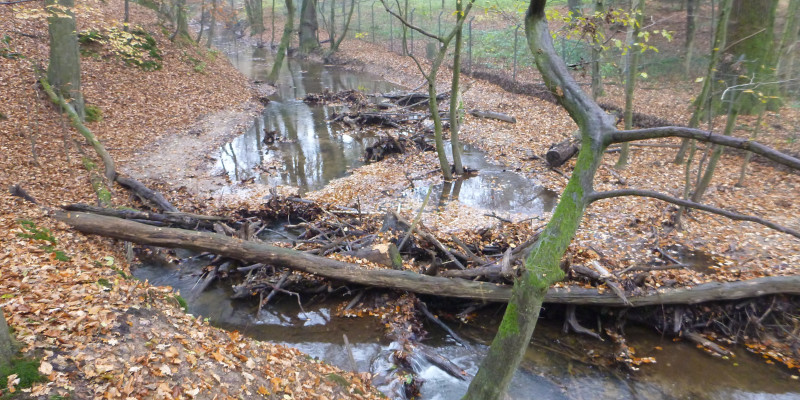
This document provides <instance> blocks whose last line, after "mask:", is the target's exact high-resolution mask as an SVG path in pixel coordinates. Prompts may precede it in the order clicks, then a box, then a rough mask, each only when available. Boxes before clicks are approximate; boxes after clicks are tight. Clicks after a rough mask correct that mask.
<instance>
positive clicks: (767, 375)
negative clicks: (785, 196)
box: [134, 41, 800, 399]
mask: <svg viewBox="0 0 800 400" xmlns="http://www.w3.org/2000/svg"><path fill="white" fill-rule="evenodd" d="M218 45H219V47H220V48H222V49H223V51H225V52H226V54H227V55H228V56H229V58H230V59H231V61H232V62H233V63H234V65H236V66H237V67H238V68H239V69H240V70H241V71H242V72H243V73H244V74H245V75H247V76H250V77H252V78H254V79H265V77H266V74H267V73H268V72H269V70H268V68H269V67H270V66H271V60H270V56H269V55H268V54H267V52H266V51H265V50H264V49H257V48H253V47H250V46H247V45H243V44H241V43H238V44H237V43H236V42H235V41H226V42H223V43H219V44H218ZM287 66H288V68H284V70H283V71H284V72H283V73H282V75H281V79H280V82H279V84H278V92H277V93H276V95H274V96H273V97H272V100H273V101H272V103H271V104H270V105H269V106H268V107H267V109H266V110H265V111H264V113H263V114H262V115H261V116H259V117H258V118H257V119H256V120H255V121H254V124H253V126H252V127H251V128H250V129H249V130H248V131H247V132H246V133H245V134H243V135H241V136H240V137H238V138H236V139H235V140H233V141H232V142H231V143H229V144H226V145H225V146H224V147H223V148H222V149H220V154H219V163H218V168H219V169H220V170H221V171H224V172H225V173H226V174H228V176H229V177H230V178H231V179H232V180H234V181H241V180H247V179H253V180H255V181H256V182H260V183H263V184H286V185H293V186H297V187H298V188H299V189H300V190H301V191H302V192H305V191H309V190H315V189H318V188H321V187H323V186H324V185H325V184H326V183H327V182H329V181H330V180H332V179H335V178H337V177H341V176H344V175H345V174H347V172H348V171H349V170H350V169H352V168H355V167H358V166H359V165H361V163H362V162H361V154H362V151H363V149H364V147H365V146H367V145H368V144H369V143H371V140H374V137H372V136H371V135H370V134H365V135H363V136H352V135H351V134H341V133H339V132H336V127H333V126H330V125H328V124H326V123H325V119H326V117H327V116H328V115H330V113H331V112H333V110H332V109H331V108H330V107H327V106H318V107H317V106H314V107H312V106H308V105H306V104H304V103H302V102H301V101H299V100H297V99H298V98H302V97H304V96H305V95H306V94H307V93H315V92H321V91H322V90H324V89H330V90H332V91H337V90H342V89H361V90H365V91H368V92H382V91H387V90H391V89H393V86H392V85H390V84H388V83H386V82H383V81H381V80H380V79H378V78H376V77H370V76H366V75H364V74H354V73H350V72H345V71H342V70H337V69H335V68H329V67H326V66H322V65H320V64H315V63H310V62H302V61H297V60H291V59H290V60H287ZM269 131H278V132H279V135H280V137H281V138H282V141H280V142H278V143H277V144H273V145H266V144H264V135H265V132H269ZM465 150H466V151H465V155H464V163H465V165H468V166H470V167H472V168H476V169H479V170H480V171H481V173H480V174H479V175H478V176H476V177H471V178H469V179H464V180H461V181H456V182H453V183H452V184H446V185H444V184H443V185H440V186H439V187H435V188H434V189H433V192H434V194H433V196H434V197H436V198H438V199H440V201H443V200H441V199H444V200H448V199H452V200H455V199H457V200H458V201H460V202H462V203H465V204H468V205H470V206H473V207H476V208H479V209H484V210H487V211H495V210H496V211H514V212H520V213H524V214H533V215H539V214H541V213H542V212H546V211H549V210H550V209H551V208H552V207H553V206H554V204H555V201H556V198H557V195H556V194H555V193H553V192H552V191H549V190H547V189H545V188H542V187H539V186H536V185H535V182H532V181H531V180H530V179H527V178H524V177H522V176H520V175H517V174H516V173H513V172H509V171H504V170H503V168H502V167H500V166H497V165H493V164H491V163H489V162H487V161H486V158H485V156H484V155H483V153H481V152H480V151H478V150H476V149H474V148H470V147H468V146H467V147H465ZM271 157H277V161H279V163H280V164H281V167H280V168H279V169H278V170H276V171H265V170H264V169H263V168H260V166H262V165H264V162H265V160H267V161H269V160H270V158H271ZM426 191H427V189H426ZM414 195H416V196H420V195H421V196H424V195H425V193H421V194H420V193H419V192H416V193H414ZM276 239H277V238H276ZM670 250H674V249H670ZM185 256H188V255H185ZM679 256H680V257H679V258H681V259H682V260H683V259H685V258H686V257H691V256H692V254H688V253H687V254H679ZM203 262H204V261H202V260H198V259H195V260H194V261H192V262H185V263H183V264H181V267H180V269H178V268H177V267H176V268H174V269H165V268H164V267H163V266H162V267H159V266H148V265H144V266H142V267H140V268H138V269H136V270H135V272H134V274H135V275H136V277H137V278H139V279H142V280H144V279H147V280H149V281H150V282H151V283H152V284H156V285H167V286H172V287H173V288H175V289H176V290H179V291H180V292H181V293H183V295H184V297H185V298H186V299H187V301H188V304H189V310H188V312H190V313H192V314H194V315H199V316H202V317H207V318H209V319H210V321H211V322H212V323H213V324H215V325H216V326H219V327H221V328H224V329H231V330H237V331H239V332H242V333H243V334H246V335H249V336H252V337H254V338H256V339H260V340H266V341H270V342H275V343H283V344H286V345H290V346H293V347H297V348H298V349H300V350H302V351H304V352H306V353H307V354H309V355H310V356H312V357H317V358H320V359H323V360H325V361H326V362H329V363H331V364H334V365H337V366H339V367H342V368H345V369H350V368H351V365H350V361H349V357H348V356H347V353H346V350H345V347H344V345H343V337H342V335H344V334H346V335H347V337H348V339H349V342H350V343H351V348H352V350H353V355H354V358H355V361H356V367H357V369H358V370H359V371H371V372H373V373H376V374H380V373H381V372H385V370H386V369H387V368H389V367H390V362H389V356H390V353H391V350H392V346H393V344H392V343H389V342H387V340H386V339H385V337H384V335H383V328H382V326H381V324H380V323H379V321H377V320H375V319H373V318H371V317H366V318H356V319H353V318H340V317H336V316H335V315H334V313H333V311H332V310H333V308H334V307H336V306H337V305H338V304H340V303H341V302H342V301H347V300H348V299H338V300H329V301H324V302H321V303H317V304H314V305H310V306H309V305H304V309H303V311H304V312H303V311H301V308H300V306H299V305H298V302H297V299H295V298H292V297H287V296H278V298H277V299H276V301H274V302H273V303H271V304H270V305H269V306H268V307H266V308H264V309H263V310H261V311H260V312H259V311H258V309H257V305H256V302H254V301H253V300H231V299H230V295H231V294H232V292H231V290H230V288H229V287H230V284H229V282H222V283H220V284H219V285H217V284H213V285H212V286H210V287H209V288H208V289H206V290H205V291H204V292H203V293H199V294H194V293H193V291H192V289H193V288H194V286H195V285H196V282H197V280H198V276H197V271H198V267H199V266H202V263H203ZM205 262H207V260H206V261H205ZM487 310H489V311H485V312H482V313H481V314H480V315H479V317H478V319H479V320H480V322H479V323H477V322H472V323H470V324H469V325H464V326H454V328H455V330H456V331H457V333H458V334H459V335H461V336H462V337H463V338H465V339H466V340H467V341H469V342H470V343H471V344H472V346H473V347H472V348H471V349H467V348H464V347H462V346H460V345H459V344H457V343H456V342H455V341H454V340H453V339H452V338H450V337H449V336H447V335H446V334H445V333H444V332H442V331H441V330H440V329H439V328H438V327H435V326H427V327H426V328H427V330H428V331H429V332H431V336H430V337H429V338H428V339H426V340H425V341H424V343H425V344H427V345H429V346H432V347H433V348H434V349H435V351H436V352H438V353H439V354H440V355H442V356H444V357H445V358H447V359H449V360H451V361H452V362H454V363H455V364H457V365H458V366H460V367H461V368H463V369H465V370H466V371H467V372H468V373H469V374H470V375H472V374H474V373H475V372H476V371H477V368H478V365H479V363H480V360H481V358H482V355H483V354H484V352H485V351H486V349H487V345H488V343H489V342H490V341H491V338H492V336H493V335H494V332H496V327H497V324H498V323H499V320H498V319H499V317H500V312H499V311H498V309H497V308H495V307H489V308H487ZM539 325H540V326H539V327H537V330H536V335H535V336H536V339H535V340H534V342H533V344H532V345H531V346H530V347H529V349H528V351H527V353H526V354H525V358H524V360H523V362H522V365H521V367H520V369H519V370H518V372H517V374H516V376H515V377H514V379H513V382H512V386H511V391H510V393H509V394H510V396H511V398H514V399H527V398H541V399H797V398H800V385H798V383H797V381H796V380H793V379H792V378H791V377H790V376H789V374H788V373H786V372H785V371H784V370H782V369H780V368H778V367H775V366H769V365H766V364H764V363H763V361H762V360H761V359H759V358H758V357H755V356H751V355H749V354H748V353H747V352H745V351H744V350H743V349H737V351H736V353H737V357H736V358H735V359H731V360H722V359H718V358H714V357H711V356H708V355H706V354H704V353H702V352H700V351H698V350H697V349H695V348H694V346H691V345H688V344H684V343H675V342H673V341H672V340H671V339H670V338H662V337H660V336H658V335H656V334H654V333H653V332H650V331H646V330H641V329H638V330H637V329H636V328H635V327H634V328H629V330H628V332H627V335H626V337H627V339H628V342H629V345H631V346H633V347H635V348H636V349H637V355H638V356H655V357H656V358H657V360H658V362H657V363H656V364H655V365H649V366H645V367H643V371H642V372H640V373H637V374H635V375H632V376H629V375H626V374H624V373H621V372H619V371H616V370H611V369H604V368H599V367H596V366H590V365H588V364H586V363H584V362H582V361H581V360H582V359H585V358H586V357H587V354H589V353H590V352H592V351H594V349H598V348H599V349H601V351H598V353H601V354H602V353H603V352H605V353H609V352H610V347H608V346H609V344H607V343H599V342H597V341H595V340H594V339H588V338H582V337H576V335H569V336H566V337H564V336H562V335H561V334H560V325H559V324H557V323H554V322H547V321H545V320H542V322H540V324H539ZM604 346H605V347H604ZM602 349H605V351H602ZM413 364H414V365H415V367H416V369H417V371H416V372H417V373H418V374H419V376H420V377H421V378H423V379H424V380H425V383H424V384H423V387H422V388H423V389H422V394H423V398H425V399H458V398H460V397H461V396H462V395H463V393H464V392H465V391H466V388H467V382H465V381H461V380H458V379H455V378H453V377H451V376H449V375H447V374H446V373H444V372H443V371H441V370H440V369H438V368H437V367H435V366H433V365H431V364H429V363H427V362H425V361H424V360H421V359H419V360H414V361H413ZM376 383H378V384H380V382H376ZM379 387H380V388H382V389H385V390H387V391H388V390H389V389H390V385H385V384H384V385H383V386H380V385H379Z"/></svg>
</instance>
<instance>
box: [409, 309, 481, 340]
mask: <svg viewBox="0 0 800 400" xmlns="http://www.w3.org/2000/svg"><path fill="white" fill-rule="evenodd" d="M417 308H419V310H420V311H422V314H423V315H425V317H426V318H428V319H429V320H430V321H431V322H433V323H434V324H436V325H438V326H439V327H440V328H442V329H444V330H445V332H447V334H449V335H450V336H451V337H452V338H453V340H455V341H456V342H458V343H459V344H461V345H462V346H464V347H466V348H468V349H469V348H471V346H470V345H469V343H467V342H466V341H464V339H462V338H461V336H458V334H457V333H455V331H453V330H452V329H450V327H449V326H447V324H445V323H444V322H442V321H441V320H440V319H439V318H438V317H437V316H435V315H433V313H432V312H431V311H430V310H428V306H427V305H426V304H425V302H424V301H422V300H417Z"/></svg>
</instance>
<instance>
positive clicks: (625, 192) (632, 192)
mask: <svg viewBox="0 0 800 400" xmlns="http://www.w3.org/2000/svg"><path fill="white" fill-rule="evenodd" d="M623 196H638V197H650V198H654V199H658V200H661V201H665V202H667V203H672V204H676V205H679V206H682V207H688V208H694V209H698V210H701V211H706V212H710V213H712V214H717V215H722V216H723V217H727V218H730V219H732V220H734V221H747V222H755V223H757V224H761V225H764V226H766V227H768V228H771V229H774V230H776V231H778V232H782V233H787V234H789V235H792V236H794V237H796V238H800V231H797V230H795V229H791V228H787V227H785V226H782V225H778V224H776V223H774V222H770V221H767V220H765V219H763V218H759V217H755V216H752V215H745V214H739V213H737V212H733V211H728V210H724V209H721V208H718V207H714V206H709V205H707V204H701V203H696V202H694V201H690V200H684V199H679V198H677V197H672V196H668V195H666V194H663V193H659V192H656V191H653V190H638V189H620V190H609V191H605V192H594V193H592V194H590V195H589V202H595V201H597V200H603V199H611V198H614V197H623Z"/></svg>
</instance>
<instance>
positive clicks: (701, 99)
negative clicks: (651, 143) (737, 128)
mask: <svg viewBox="0 0 800 400" xmlns="http://www.w3.org/2000/svg"><path fill="white" fill-rule="evenodd" d="M732 4H733V0H723V1H722V4H721V5H720V7H721V9H720V15H719V18H718V19H717V27H716V29H715V30H714V44H713V46H712V50H711V60H710V61H709V63H708V72H707V73H706V76H705V78H704V79H703V89H702V90H701V91H700V95H699V96H697V99H695V101H694V112H692V117H691V119H689V127H690V128H697V127H698V126H700V121H702V120H703V117H704V116H705V113H706V112H707V110H708V107H709V105H708V101H709V98H710V96H711V85H712V84H713V83H714V79H715V76H716V74H717V66H718V65H719V60H720V56H721V55H722V51H723V50H724V48H725V43H726V38H727V36H728V33H727V32H728V19H729V18H730V15H731V5H732ZM688 148H689V139H684V140H683V141H682V142H681V148H680V149H679V150H678V154H676V155H675V160H674V161H673V162H674V163H675V164H683V160H684V158H685V157H686V150H687V149H688Z"/></svg>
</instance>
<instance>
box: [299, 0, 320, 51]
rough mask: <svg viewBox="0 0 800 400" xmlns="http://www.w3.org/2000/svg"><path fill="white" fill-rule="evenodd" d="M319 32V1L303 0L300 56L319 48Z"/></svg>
mask: <svg viewBox="0 0 800 400" xmlns="http://www.w3.org/2000/svg"><path fill="white" fill-rule="evenodd" d="M317 30H319V23H318V22H317V0H303V5H302V7H301V8H300V33H299V38H300V54H308V53H310V52H312V51H314V50H316V49H318V48H319V40H318V39H317Z"/></svg>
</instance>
